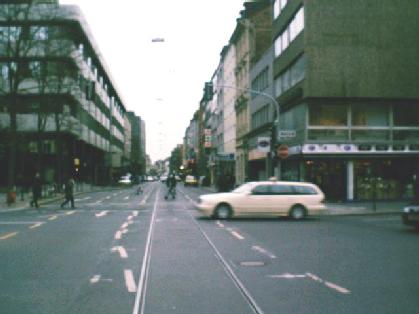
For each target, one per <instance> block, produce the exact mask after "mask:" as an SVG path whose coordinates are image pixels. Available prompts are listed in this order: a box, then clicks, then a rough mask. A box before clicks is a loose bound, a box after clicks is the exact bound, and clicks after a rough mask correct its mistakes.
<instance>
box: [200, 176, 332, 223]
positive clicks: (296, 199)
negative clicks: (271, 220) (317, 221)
mask: <svg viewBox="0 0 419 314" xmlns="http://www.w3.org/2000/svg"><path fill="white" fill-rule="evenodd" d="M197 208H198V209H199V210H200V211H201V212H202V213H203V214H204V215H205V216H209V217H215V218H219V219H227V218H230V217H237V216H290V217H291V218H293V219H302V218H304V217H306V216H307V215H311V214H318V213H320V212H322V211H323V210H324V209H325V205H324V194H323V192H322V191H321V190H320V188H319V187H318V186H317V185H315V184H312V183H304V182H285V181H260V182H248V183H245V184H243V185H241V186H239V187H238V188H236V189H235V190H233V191H232V192H228V193H214V194H206V195H201V196H200V197H199V201H198V204H197Z"/></svg>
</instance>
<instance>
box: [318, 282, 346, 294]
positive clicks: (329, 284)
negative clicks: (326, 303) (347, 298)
mask: <svg viewBox="0 0 419 314" xmlns="http://www.w3.org/2000/svg"><path fill="white" fill-rule="evenodd" d="M324 284H325V285H326V286H328V287H329V288H331V289H334V290H336V291H338V292H340V293H343V294H350V293H351V291H349V290H348V289H346V288H343V287H341V286H338V285H336V284H334V283H332V282H329V281H325V282H324Z"/></svg>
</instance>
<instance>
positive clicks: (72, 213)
mask: <svg viewBox="0 0 419 314" xmlns="http://www.w3.org/2000/svg"><path fill="white" fill-rule="evenodd" d="M75 213H76V212H75V211H71V212H67V213H65V214H66V215H67V216H70V215H74V214H75Z"/></svg>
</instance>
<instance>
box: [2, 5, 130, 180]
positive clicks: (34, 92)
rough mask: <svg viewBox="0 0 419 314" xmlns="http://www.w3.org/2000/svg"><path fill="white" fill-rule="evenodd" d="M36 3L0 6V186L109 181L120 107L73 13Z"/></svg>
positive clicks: (118, 153)
mask: <svg viewBox="0 0 419 314" xmlns="http://www.w3.org/2000/svg"><path fill="white" fill-rule="evenodd" d="M9 2H12V1H9ZM42 2H45V1H39V3H38V2H33V3H34V4H25V3H23V2H22V1H19V3H21V4H4V3H3V2H2V4H0V23H1V26H0V56H1V60H2V61H1V63H0V67H1V74H2V75H1V78H0V107H1V108H0V112H1V113H0V147H1V149H0V152H1V153H0V167H1V169H0V172H1V173H2V174H5V175H2V176H1V177H0V185H9V186H10V185H14V184H16V183H17V184H23V182H22V181H21V180H25V179H26V180H27V179H28V178H29V179H30V178H31V177H33V176H34V174H35V172H40V173H41V176H42V178H43V180H44V181H45V182H47V183H48V182H49V183H56V182H58V183H60V182H62V181H63V180H64V178H66V177H69V176H74V177H75V178H76V179H78V180H82V181H86V182H91V183H98V184H99V183H107V182H110V181H111V178H112V176H113V174H114V172H113V170H112V169H114V168H117V167H120V166H121V157H122V155H123V151H124V115H125V106H124V104H123V101H122V99H121V96H120V95H119V93H118V91H117V90H116V89H115V87H114V86H115V85H114V83H113V79H112V77H111V76H110V74H109V70H108V69H107V68H106V66H105V63H104V61H103V60H102V57H101V54H100V52H99V49H98V48H97V45H96V44H95V42H94V39H93V37H92V35H91V33H90V31H89V28H88V26H87V23H86V22H85V20H84V18H83V16H82V13H81V11H80V10H79V9H78V7H75V6H60V5H58V2H57V1H48V2H50V3H49V4H45V3H42ZM22 3H23V4H22ZM30 3H32V1H31V2H30ZM17 47H20V48H23V47H24V49H17ZM19 178H20V179H19ZM22 178H23V179H22ZM19 181H21V182H19Z"/></svg>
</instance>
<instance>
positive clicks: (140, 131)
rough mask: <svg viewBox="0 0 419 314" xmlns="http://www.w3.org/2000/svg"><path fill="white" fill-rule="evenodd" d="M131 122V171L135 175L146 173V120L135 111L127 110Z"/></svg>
mask: <svg viewBox="0 0 419 314" xmlns="http://www.w3.org/2000/svg"><path fill="white" fill-rule="evenodd" d="M127 117H128V120H129V122H130V124H131V134H130V137H131V155H130V161H131V163H130V171H131V172H132V173H133V174H134V175H137V176H138V175H145V134H144V132H145V127H144V121H143V120H141V118H140V117H138V116H137V115H135V113H134V112H132V111H129V112H127Z"/></svg>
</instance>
